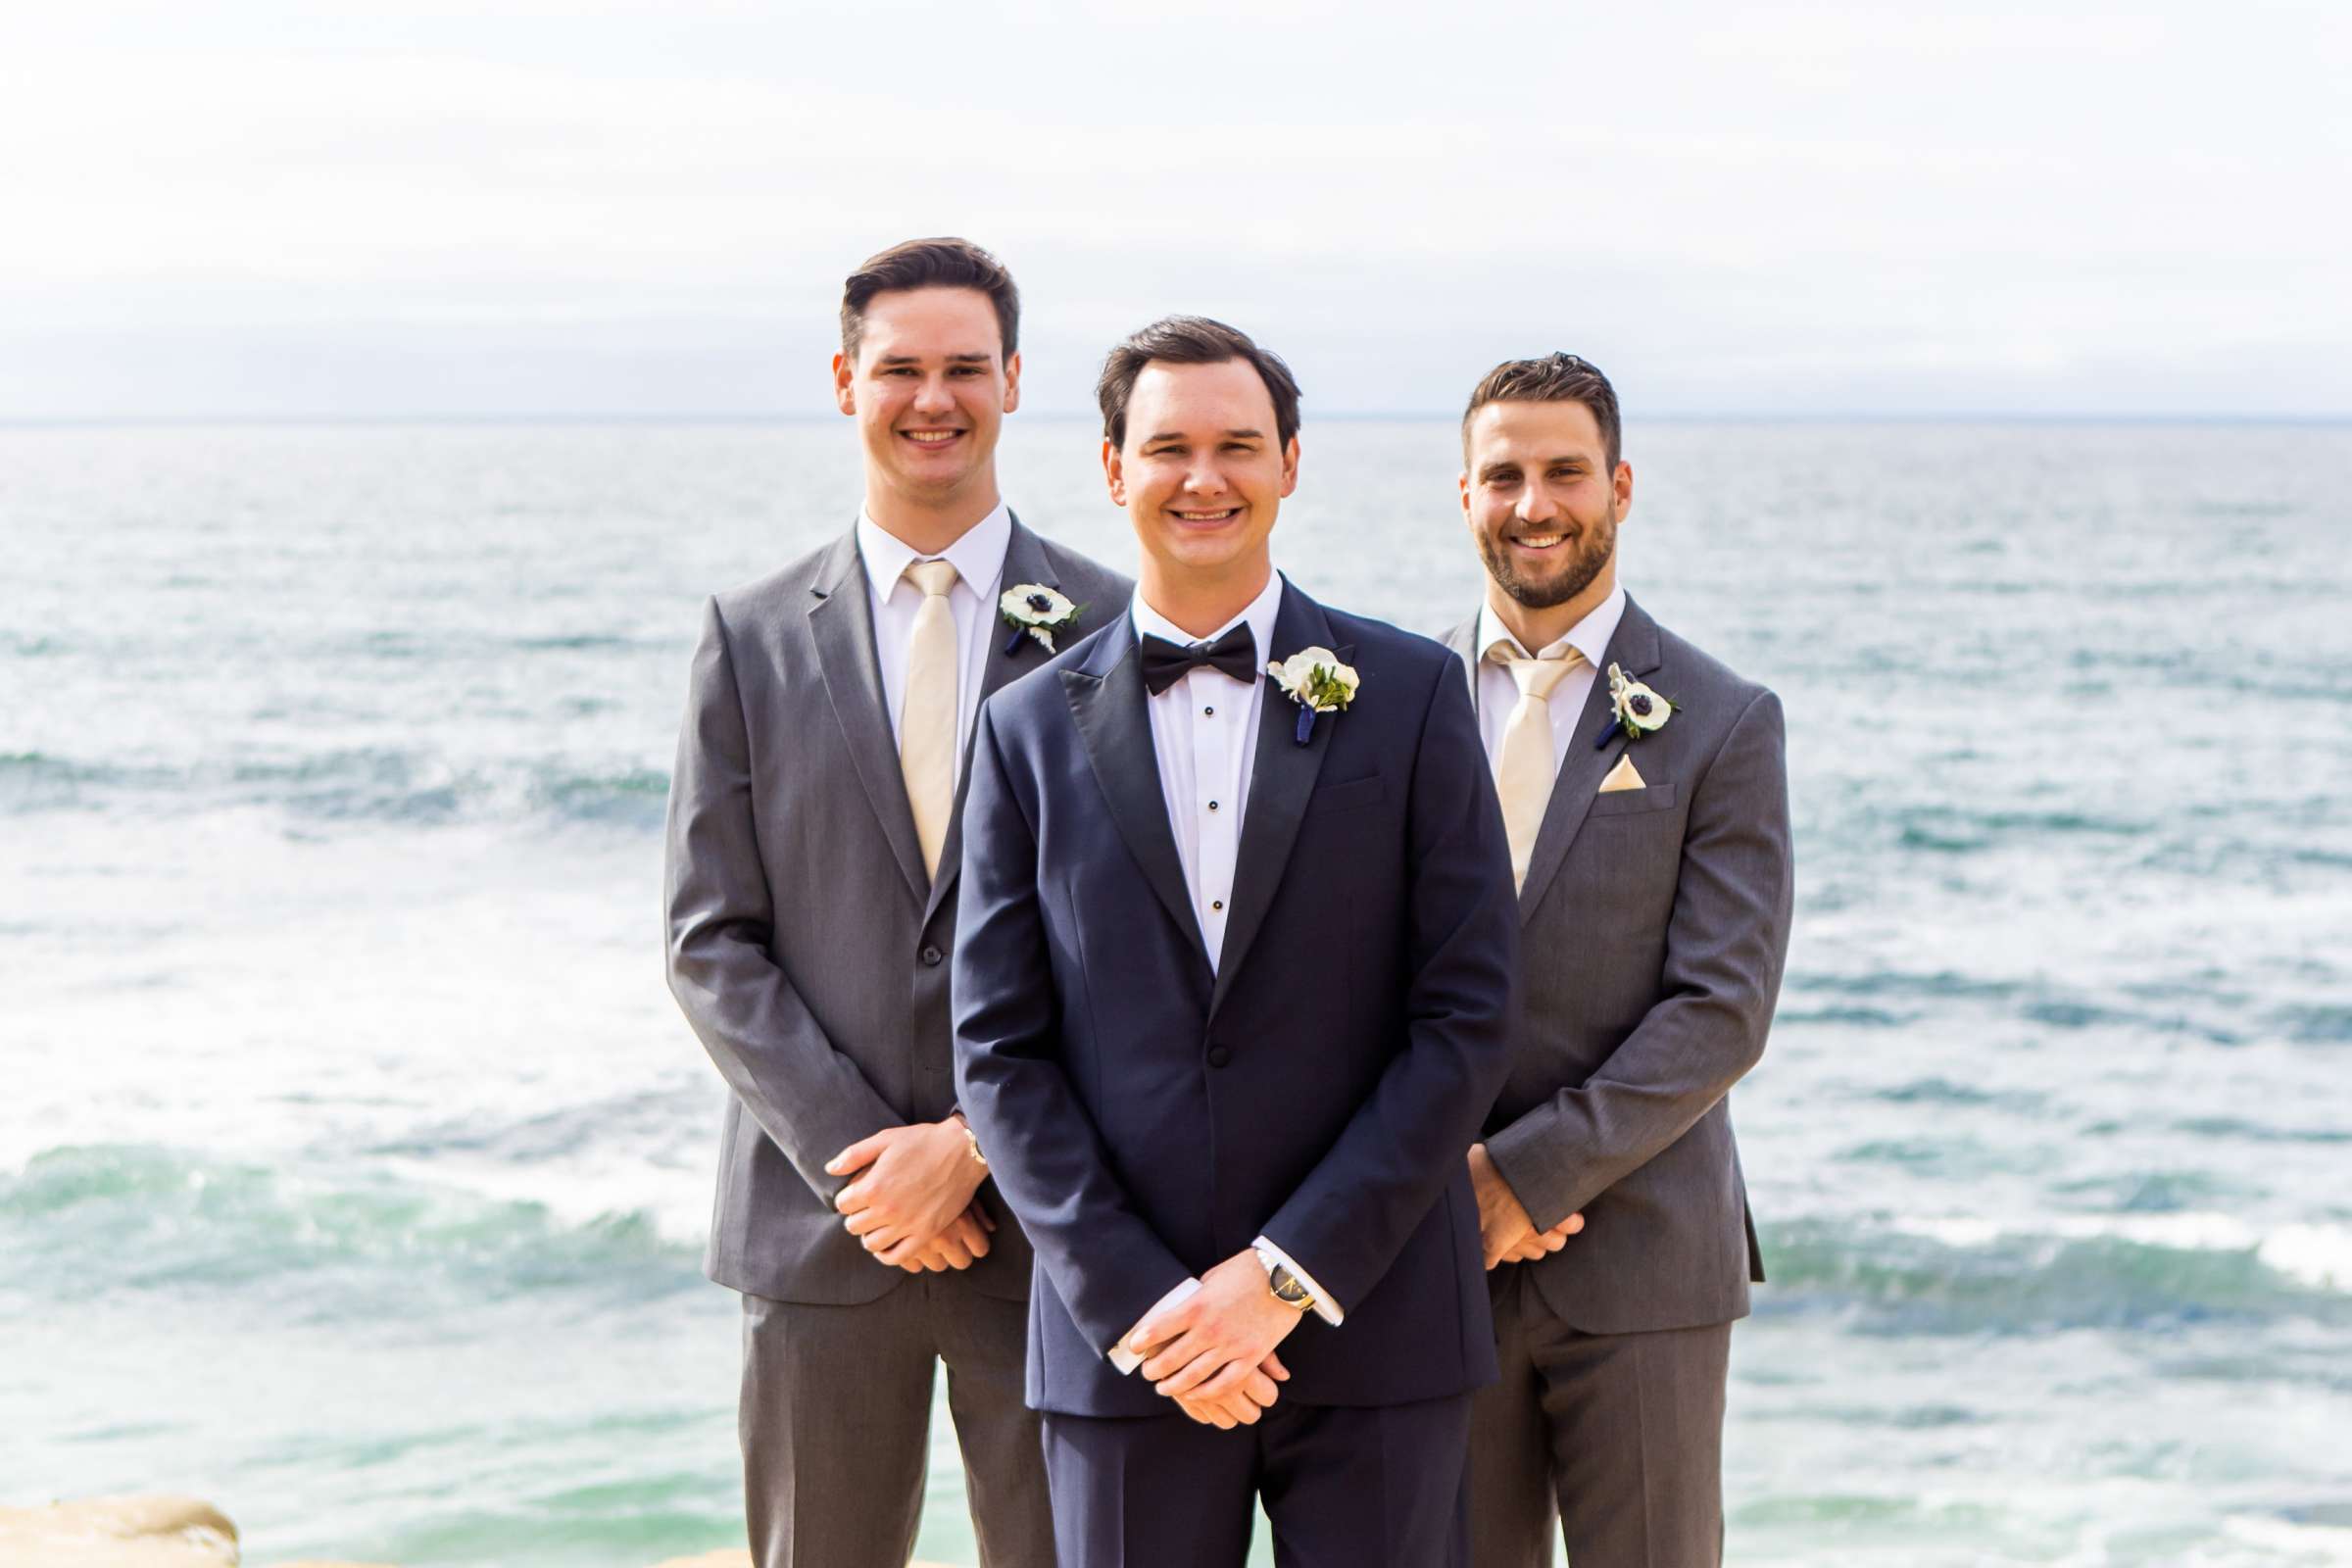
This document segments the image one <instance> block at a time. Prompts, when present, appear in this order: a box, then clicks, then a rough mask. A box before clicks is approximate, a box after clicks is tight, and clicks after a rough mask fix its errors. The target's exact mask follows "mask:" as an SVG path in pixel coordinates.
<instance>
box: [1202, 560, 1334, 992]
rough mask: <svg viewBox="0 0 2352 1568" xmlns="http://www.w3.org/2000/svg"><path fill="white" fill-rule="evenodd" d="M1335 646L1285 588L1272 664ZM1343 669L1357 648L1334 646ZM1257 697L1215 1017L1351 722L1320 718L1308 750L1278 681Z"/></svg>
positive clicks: (1324, 625) (1314, 607)
mask: <svg viewBox="0 0 2352 1568" xmlns="http://www.w3.org/2000/svg"><path fill="white" fill-rule="evenodd" d="M1315 646H1320V647H1325V648H1332V644H1331V622H1330V620H1329V619H1328V618H1326V617H1325V615H1324V613H1323V607H1322V606H1320V605H1318V604H1316V603H1315V602H1314V601H1313V600H1311V599H1309V598H1307V597H1306V595H1304V594H1302V593H1300V592H1299V590H1298V589H1297V588H1295V587H1293V586H1292V585H1291V583H1290V581H1289V579H1287V578H1286V579H1284V581H1283V585H1282V608H1281V609H1280V610H1278V611H1277V612H1275V615H1274V646H1273V647H1272V648H1269V649H1266V650H1264V657H1265V658H1267V659H1268V660H1275V659H1287V658H1289V657H1290V656H1291V655H1293V654H1295V653H1297V652H1299V650H1300V649H1302V648H1308V647H1315ZM1332 652H1333V653H1334V654H1335V655H1337V656H1338V658H1339V661H1340V662H1341V663H1343V664H1344V663H1346V662H1348V660H1350V659H1352V658H1353V657H1354V655H1355V648H1354V645H1353V644H1350V645H1348V647H1346V648H1332ZM1258 680H1259V681H1260V683H1261V689H1260V690H1259V692H1258V699H1257V750H1256V752H1255V753H1254V754H1253V760H1252V761H1251V762H1250V802H1249V807H1248V815H1247V816H1245V817H1244V818H1243V820H1242V842H1241V843H1240V845H1238V846H1237V847H1236V851H1235V865H1234V873H1233V914H1232V917H1231V918H1230V919H1228V920H1227V921H1226V922H1225V949H1224V951H1223V952H1222V953H1220V954H1219V955H1218V956H1217V988H1216V992H1215V994H1214V996H1213V997H1211V999H1210V1001H1209V1005H1208V1010H1209V1015H1210V1016H1211V1017H1214V1016H1215V1015H1216V1010H1217V1007H1218V1005H1220V1004H1222V1003H1223V1002H1224V1000H1225V994H1226V993H1227V992H1228V991H1231V990H1232V989H1233V977H1234V976H1235V975H1237V974H1239V973H1240V972H1241V968H1242V965H1243V963H1244V962H1246V961H1247V960H1248V959H1249V956H1250V944H1251V943H1252V942H1254V941H1256V940H1257V932H1258V928H1259V927H1260V926H1262V925H1263V924H1265V919H1266V911H1267V910H1268V909H1270V908H1271V907H1273V904H1274V895H1275V893H1276V891H1277V890H1279V889H1280V888H1281V886H1282V873H1283V867H1284V866H1285V865H1286V864H1288V863H1289V861H1290V858H1291V847H1292V846H1293V845H1294V844H1296V843H1297V842H1298V840H1299V824H1300V823H1301V822H1302V821H1304V820H1305V817H1306V802H1307V797H1308V796H1310V795H1312V794H1314V792H1315V780H1316V778H1317V777H1318V776H1320V775H1321V773H1322V771H1323V757H1324V754H1325V753H1326V752H1328V751H1329V750H1330V749H1331V732H1332V730H1333V729H1334V728H1335V727H1336V725H1338V724H1341V723H1345V722H1347V717H1346V714H1345V713H1323V714H1319V715H1317V716H1316V719H1315V727H1314V730H1313V732H1312V733H1311V734H1309V735H1308V737H1307V743H1306V744H1305V745H1304V746H1301V745H1299V740H1298V726H1299V707H1298V705H1297V704H1296V703H1294V702H1292V701H1291V699H1290V696H1289V695H1288V694H1287V693H1285V692H1284V691H1283V689H1282V688H1281V687H1279V686H1277V685H1275V684H1274V682H1273V678H1272V677H1271V676H1268V675H1264V674H1260V675H1259V676H1258Z"/></svg>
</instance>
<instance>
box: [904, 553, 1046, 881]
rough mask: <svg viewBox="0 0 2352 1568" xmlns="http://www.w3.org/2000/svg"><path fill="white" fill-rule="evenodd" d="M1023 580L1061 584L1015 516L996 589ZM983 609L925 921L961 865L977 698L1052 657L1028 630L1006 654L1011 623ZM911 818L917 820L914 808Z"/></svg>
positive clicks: (977, 720) (981, 699) (989, 694)
mask: <svg viewBox="0 0 2352 1568" xmlns="http://www.w3.org/2000/svg"><path fill="white" fill-rule="evenodd" d="M1024 582H1035V583H1043V584H1045V586H1047V587H1048V588H1052V589H1054V590H1055V591H1056V592H1058V591H1059V590H1060V588H1061V581H1060V578H1059V576H1058V575H1057V574H1056V573H1055V571H1054V565H1053V563H1052V562H1050V561H1048V560H1047V559H1046V547H1045V542H1044V541H1043V540H1041V539H1039V538H1038V536H1037V535H1035V534H1033V533H1031V532H1030V531H1029V530H1028V529H1026V528H1024V527H1022V526H1021V519H1020V518H1019V517H1018V516H1015V517H1013V519H1012V537H1011V539H1010V540H1009V541H1008V542H1007V543H1006V544H1005V567H1004V570H1003V571H1002V572H1000V573H999V575H998V578H997V583H998V591H999V592H1000V593H1002V592H1003V591H1004V590H1005V589H1006V588H1010V587H1012V586H1013V585H1014V584H1015V583H1024ZM980 613H981V614H982V615H983V616H985V617H986V618H987V621H988V627H989V630H988V658H987V659H985V660H984V661H982V662H981V665H980V697H979V701H978V702H976V703H974V704H973V707H972V724H971V728H970V730H969V731H968V732H967V733H966V734H965V735H964V737H963V760H962V762H961V764H960V765H959V766H958V767H957V768H956V805H955V807H954V809H952V810H950V811H949V813H948V832H947V837H945V838H944V839H942V840H941V841H940V845H939V875H938V876H936V877H934V878H933V879H932V882H931V888H930V894H929V897H928V898H926V899H925V900H924V903H923V923H924V924H925V925H928V924H930V923H931V917H932V916H933V915H935V914H937V913H938V912H939V907H940V905H941V904H942V903H944V902H946V899H947V896H948V890H949V889H950V888H952V887H954V886H955V885H956V872H957V871H958V870H960V869H961V868H962V865H963V792H964V787H965V785H967V784H968V783H969V782H970V780H971V776H972V741H973V738H974V737H975V736H977V735H978V734H979V733H980V710H979V703H985V702H987V701H988V700H989V699H990V698H991V697H993V696H995V695H996V694H997V693H998V692H999V691H1000V690H1002V689H1003V688H1004V686H1005V683H1006V682H1008V681H1010V680H1011V679H1012V678H1013V677H1014V676H1016V675H1025V674H1027V673H1028V672H1029V671H1030V670H1033V669H1035V668H1036V667H1037V666H1038V665H1040V664H1042V663H1044V662H1046V661H1047V660H1049V659H1051V658H1053V657H1054V656H1053V655H1052V654H1049V653H1047V652H1046V651H1045V650H1044V649H1043V648H1041V647H1039V646H1038V642H1037V639H1036V638H1034V637H1031V636H1029V635H1027V634H1026V633H1024V634H1023V635H1022V637H1021V639H1020V641H1019V642H1017V643H1013V644H1012V645H1011V648H1012V651H1011V652H1010V653H1006V652H1005V647H1006V640H1007V632H1008V630H1009V628H1007V627H1006V626H1005V622H1004V620H1003V618H1002V617H1001V616H1000V615H999V614H998V613H997V607H996V606H995V605H994V604H993V603H991V604H983V605H982V606H981V607H980ZM1061 635H1062V636H1063V637H1064V638H1065V639H1069V638H1074V637H1076V636H1078V635H1082V634H1081V633H1079V632H1077V631H1076V629H1075V628H1073V629H1072V630H1071V631H1067V632H1063V633H1062V634H1061ZM1062 646H1064V647H1067V646H1068V642H1067V641H1065V642H1064V643H1063V645H1062ZM902 793H903V790H902ZM907 819H908V820H909V821H912V820H913V817H912V814H911V812H910V813H909V815H908V818H907ZM915 863H916V864H918V865H919V864H921V863H922V862H921V861H920V860H917V861H916V862H915Z"/></svg>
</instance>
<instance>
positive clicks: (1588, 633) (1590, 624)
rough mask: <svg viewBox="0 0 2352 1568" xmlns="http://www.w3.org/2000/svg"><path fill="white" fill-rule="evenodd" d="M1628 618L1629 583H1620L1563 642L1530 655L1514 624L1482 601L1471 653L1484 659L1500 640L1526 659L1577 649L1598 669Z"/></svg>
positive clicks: (1575, 626)
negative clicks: (1513, 631) (1515, 633)
mask: <svg viewBox="0 0 2352 1568" xmlns="http://www.w3.org/2000/svg"><path fill="white" fill-rule="evenodd" d="M1624 618H1625V584H1623V583H1619V584H1617V586H1615V587H1614V588H1611V589H1610V590H1609V597H1608V598H1606V599H1603V600H1602V601H1601V602H1600V603H1599V604H1597V605H1595V606H1593V613H1591V614H1589V615H1587V616H1586V617H1585V618H1584V619H1582V620H1580V621H1578V622H1577V623H1576V624H1575V625H1573V626H1571V627H1569V628H1568V631H1567V634H1566V635H1565V636H1563V637H1561V638H1560V639H1559V641H1557V642H1555V643H1553V644H1551V645H1550V646H1549V647H1547V648H1544V649H1542V650H1540V651H1538V652H1537V653H1536V654H1534V655H1533V656H1530V655H1529V654H1528V651H1527V650H1526V649H1525V648H1522V647H1520V646H1519V639H1518V638H1517V637H1514V636H1512V635H1511V629H1510V627H1508V626H1505V625H1504V624H1503V623H1502V617H1501V616H1500V615H1497V614H1496V613H1495V607H1494V606H1493V605H1489V604H1481V605H1480V606H1479V607H1478V641H1477V643H1476V644H1475V645H1474V646H1473V648H1472V650H1471V652H1472V653H1474V654H1475V655H1476V656H1477V657H1478V658H1479V659H1481V660H1484V659H1485V658H1486V657H1487V650H1488V649H1490V648H1492V647H1494V646H1495V644H1496V643H1508V644H1510V646H1511V648H1512V649H1513V650H1514V651H1515V652H1516V653H1517V654H1518V656H1519V657H1520V658H1522V659H1525V658H1529V657H1533V658H1536V659H1543V658H1544V657H1546V656H1552V657H1556V654H1555V653H1554V651H1555V650H1557V649H1562V648H1574V649H1575V650H1576V651H1577V652H1578V653H1580V654H1582V655H1584V656H1585V662H1586V663H1588V664H1591V665H1592V666H1593V668H1594V669H1598V668H1600V667H1601V666H1600V659H1601V656H1602V655H1603V654H1605V653H1607V652H1608V651H1609V639H1610V638H1612V637H1614V636H1616V635H1617V622H1619V621H1620V620H1623V619H1624Z"/></svg>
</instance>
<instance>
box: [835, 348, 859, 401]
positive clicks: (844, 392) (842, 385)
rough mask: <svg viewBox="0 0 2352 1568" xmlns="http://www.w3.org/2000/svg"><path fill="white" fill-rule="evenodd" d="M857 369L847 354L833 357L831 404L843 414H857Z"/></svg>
mask: <svg viewBox="0 0 2352 1568" xmlns="http://www.w3.org/2000/svg"><path fill="white" fill-rule="evenodd" d="M857 388H858V367H857V365H856V364H855V363H854V362H853V361H852V360H851V359H850V357H849V356H848V355H847V354H836V355H834V356H833V402H834V404H835V405H836V406H837V407H838V408H840V410H841V412H842V413H844V414H856V413H857V412H858V390H857Z"/></svg>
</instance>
